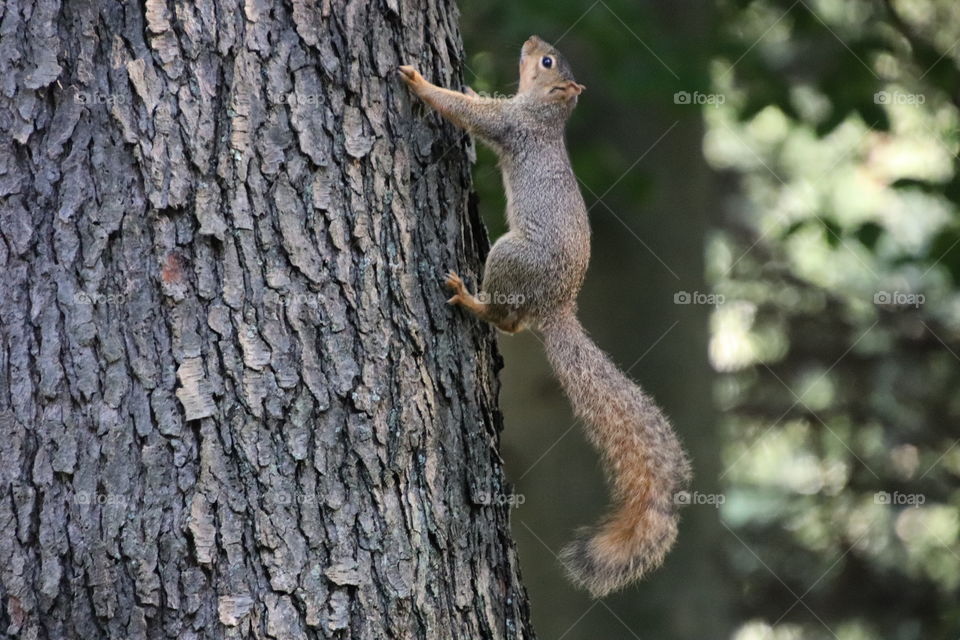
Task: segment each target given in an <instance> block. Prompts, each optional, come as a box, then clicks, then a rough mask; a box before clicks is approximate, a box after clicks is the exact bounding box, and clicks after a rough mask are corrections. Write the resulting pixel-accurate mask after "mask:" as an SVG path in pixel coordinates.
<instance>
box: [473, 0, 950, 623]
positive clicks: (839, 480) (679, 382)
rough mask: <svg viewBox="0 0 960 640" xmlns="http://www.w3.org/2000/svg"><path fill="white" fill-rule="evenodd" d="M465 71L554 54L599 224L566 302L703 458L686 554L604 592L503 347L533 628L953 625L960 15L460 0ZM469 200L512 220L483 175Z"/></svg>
mask: <svg viewBox="0 0 960 640" xmlns="http://www.w3.org/2000/svg"><path fill="white" fill-rule="evenodd" d="M461 12H462V16H461V28H462V32H463V35H464V39H465V43H466V49H467V64H468V68H467V70H466V73H465V79H466V81H467V82H468V83H469V84H470V85H471V86H472V87H473V88H474V89H475V90H477V91H488V92H491V93H492V92H500V93H512V92H513V91H515V89H516V80H517V72H516V65H517V58H518V55H519V49H520V45H521V44H522V43H523V41H524V40H525V39H526V38H527V36H529V35H530V34H532V33H536V34H538V35H540V36H541V37H543V38H544V39H546V40H548V41H550V42H553V43H554V44H556V45H557V46H558V48H559V49H560V50H561V51H562V52H563V53H564V54H565V55H566V57H567V58H568V59H569V60H570V62H571V64H572V66H573V68H574V71H575V73H576V76H577V80H578V81H579V82H582V83H583V84H585V85H587V91H586V92H585V93H584V95H583V96H582V97H581V99H580V104H579V106H578V108H577V111H576V112H575V114H574V116H573V118H572V120H571V122H570V125H569V128H568V142H569V147H570V151H571V155H572V160H573V164H574V168H575V170H576V172H577V175H578V176H579V178H580V180H581V187H582V190H583V193H584V197H585V198H586V201H587V204H588V206H589V207H590V217H591V224H592V226H593V231H594V238H593V260H592V263H591V267H590V271H589V275H588V278H587V282H586V284H585V287H584V291H583V293H582V294H581V298H580V305H581V311H580V315H581V318H582V319H583V321H584V324H585V325H586V326H587V327H588V329H589V330H590V331H591V333H592V334H593V336H594V338H595V339H596V340H597V342H598V343H599V344H600V346H601V347H602V348H604V349H605V350H606V351H608V352H609V353H610V354H611V355H612V357H613V358H614V360H615V361H616V362H617V363H618V364H619V365H620V366H621V367H622V368H624V369H627V370H629V372H630V375H631V376H632V377H634V378H635V379H636V380H637V381H639V382H640V383H641V384H642V385H643V386H644V387H645V388H646V389H647V390H649V391H650V392H651V393H652V394H653V395H654V396H655V397H656V398H657V400H658V402H659V403H660V404H661V405H662V406H663V407H664V408H665V409H666V410H667V412H668V413H669V414H670V415H671V416H672V418H673V420H674V423H675V425H676V427H677V430H678V431H679V432H680V434H681V436H682V438H683V440H684V442H685V443H686V445H687V447H688V449H689V451H690V453H691V455H692V457H693V458H694V461H695V474H696V478H695V481H694V483H693V486H692V487H691V494H690V500H689V502H690V504H689V505H688V506H687V507H686V508H685V509H684V510H683V521H682V524H681V535H680V542H679V544H678V546H677V548H676V549H675V550H674V552H673V553H672V554H671V555H670V556H669V557H668V560H667V562H666V564H665V566H664V567H663V568H662V569H661V570H659V571H658V572H657V573H656V574H654V575H652V576H651V577H650V578H649V579H647V580H645V581H643V582H642V583H640V584H638V585H636V586H633V587H630V588H628V589H627V590H626V591H624V592H623V593H620V594H618V595H616V596H613V597H610V598H608V599H605V600H603V601H599V602H597V601H592V600H590V599H589V598H588V597H586V596H585V595H584V594H583V593H581V592H579V591H576V590H574V589H573V588H572V587H571V586H570V585H569V583H568V582H567V581H566V580H565V578H564V577H563V572H562V568H561V567H560V566H559V563H558V561H557V560H556V557H555V555H554V554H555V553H557V552H558V551H559V549H560V548H561V547H562V546H563V544H564V543H566V542H567V541H569V540H570V539H571V536H572V532H573V530H574V529H575V528H576V527H578V526H581V525H585V524H589V523H592V522H594V521H595V520H596V519H597V518H598V517H599V516H600V514H601V513H602V512H603V510H604V508H605V505H606V502H607V491H606V489H605V487H604V484H603V478H602V472H601V470H600V469H599V468H598V463H597V455H596V453H595V452H594V451H593V450H592V449H591V448H590V446H589V445H588V444H587V443H586V441H585V439H584V437H583V434H582V430H581V426H580V425H579V424H576V423H575V422H574V419H573V417H572V415H571V413H570V409H569V405H568V404H567V402H566V400H565V399H564V398H563V396H562V395H561V393H560V391H559V388H558V387H557V384H556V383H555V382H554V380H553V378H552V377H551V374H550V371H549V368H548V365H547V363H546V360H545V358H544V355H543V352H542V348H541V346H540V344H539V342H538V340H537V338H536V336H533V335H530V334H529V333H528V334H522V335H520V336H516V337H505V336H502V337H501V338H500V345H501V349H502V351H503V354H504V358H505V361H506V368H505V370H504V371H503V372H502V374H501V378H502V383H503V388H502V392H501V399H502V405H503V409H504V412H505V415H506V430H505V433H504V436H503V455H504V458H505V460H506V465H507V472H508V475H509V477H510V478H511V481H512V482H513V483H514V490H515V494H514V495H512V496H509V497H508V498H509V499H510V500H511V502H512V503H513V504H514V505H515V509H514V512H513V518H512V520H513V532H514V536H515V538H516V540H517V542H518V544H519V546H520V558H521V561H522V568H523V574H524V579H525V582H526V584H527V586H528V588H529V593H530V597H531V601H532V607H533V614H534V623H535V625H536V628H537V631H538V634H539V635H540V637H542V638H549V639H551V640H559V639H561V638H562V639H568V640H574V639H587V638H590V639H593V638H643V639H644V640H646V639H648V638H652V639H657V640H660V639H670V638H684V639H696V640H702V639H713V638H736V639H737V640H758V639H778V640H779V639H788V638H789V639H794V638H836V639H839V640H859V639H873V638H884V639H887V638H891V639H898V640H899V639H913V638H916V639H923V640H929V639H936V638H954V639H956V638H958V637H960V598H958V595H960V589H958V587H960V541H958V531H960V485H958V477H960V419H958V418H960V296H958V282H960V217H958V209H957V207H958V204H960V173H958V171H957V161H958V158H957V152H958V144H960V136H958V127H960V112H958V109H960V3H955V2H953V1H951V0H863V1H853V0H793V1H791V0H784V1H779V0H760V1H754V2H740V1H731V0H727V1H718V2H703V1H702V0H696V1H693V0H673V1H671V2H662V1H661V2H655V1H653V0H629V1H628V0H596V1H594V0H586V1H582V2H581V1H571V2H566V3H556V2H547V1H545V0H524V1H523V2H516V1H514V0H482V1H481V0H463V1H462V2H461ZM474 175H475V180H476V188H477V190H478V192H479V194H480V206H481V210H482V213H483V216H484V219H485V220H486V221H487V224H488V227H489V229H490V231H491V235H492V236H493V237H496V236H497V235H499V234H500V233H502V232H503V230H504V221H503V206H504V197H503V192H502V187H501V185H500V177H499V172H498V171H497V168H496V164H495V159H494V157H493V156H492V154H491V153H490V152H489V151H487V150H485V149H478V161H477V164H476V167H475V172H474Z"/></svg>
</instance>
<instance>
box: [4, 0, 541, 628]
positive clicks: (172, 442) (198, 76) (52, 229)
mask: <svg viewBox="0 0 960 640" xmlns="http://www.w3.org/2000/svg"><path fill="white" fill-rule="evenodd" d="M462 57H463V54H462V50H461V44H460V35H459V32H458V28H457V13H456V10H455V8H454V7H453V6H452V2H451V1H450V0H420V1H419V2H417V3H413V2H400V1H399V0H383V1H382V2H366V1H363V0H355V1H350V2H339V1H331V0H325V1H320V0H317V1H316V2H314V1H313V0H292V2H291V3H271V2H267V1H266V0H248V1H247V2H246V3H245V4H236V3H232V2H229V1H227V2H218V1H215V0H197V1H194V0H169V1H164V0H146V2H145V6H138V4H137V3H130V2H116V1H114V0H96V1H95V0H67V1H66V2H64V3H62V4H61V3H60V2H57V1H56V0H39V1H38V2H28V1H27V0H24V1H22V2H16V1H14V2H7V3H6V4H5V5H4V4H3V3H2V2H0V216H2V217H0V239H2V242H0V265H2V283H0V316H2V326H3V329H2V332H3V349H2V352H0V452H2V461H3V464H2V469H0V473H2V477H3V484H2V491H3V496H2V498H3V499H2V500H0V526H2V536H0V597H2V601H3V607H2V611H0V633H2V632H3V631H5V632H6V634H8V635H11V636H17V637H22V638H58V639H59V638H72V637H83V638H89V639H91V640H92V639H93V638H124V639H130V638H148V637H149V638H162V637H171V638H222V637H230V638H277V639H286V638H358V639H360V638H363V639H366V638H481V637H482V638H529V637H532V633H531V631H530V628H529V623H528V610H527V602H526V596H525V593H524V591H523V588H522V587H521V585H520V582H519V576H518V568H517V560H516V555H515V552H514V547H513V542H512V540H511V538H510V536H509V528H508V517H509V514H508V506H506V504H501V505H500V506H497V505H498V503H501V502H504V501H498V500H490V497H491V496H493V497H496V496H500V495H506V494H508V493H509V490H508V489H507V488H506V487H505V486H504V479H503V474H502V471H501V461H500V458H499V455H498V453H497V446H498V438H499V429H500V426H501V418H500V414H499V412H498V410H497V407H496V391H497V382H496V378H495V372H496V369H497V367H498V366H499V357H498V356H497V355H496V352H495V350H494V344H493V340H492V334H491V331H490V330H489V329H487V328H484V327H481V326H480V325H479V324H478V323H476V322H475V321H473V320H471V319H470V318H467V317H465V316H464V315H463V314H461V313H457V312H456V311H454V310H451V309H449V308H447V307H446V306H445V305H444V298H445V295H444V292H443V290H442V289H441V287H440V275H441V273H442V272H443V270H444V269H446V268H456V269H459V270H461V272H466V273H468V274H473V273H476V272H477V270H478V268H479V260H478V256H479V255H480V254H482V253H483V252H484V251H485V250H486V242H487V241H486V236H485V234H484V232H483V229H482V227H481V225H480V223H479V220H478V218H477V215H476V213H475V210H474V208H473V207H471V206H469V193H470V188H471V187H470V178H469V166H468V160H467V150H468V145H469V142H468V140H467V139H466V138H465V137H464V136H462V135H460V134H458V133H457V132H455V131H454V130H453V129H452V128H451V127H449V126H446V125H443V124H441V122H440V120H439V119H438V118H437V117H436V116H435V115H432V114H428V113H424V112H423V111H422V109H420V107H415V106H412V105H413V100H411V98H410V96H408V95H407V92H406V91H405V89H404V88H403V87H402V86H401V85H400V83H398V82H397V81H396V79H395V75H394V69H395V67H396V66H397V65H398V64H400V63H408V62H409V63H415V64H417V65H418V66H419V67H420V69H421V70H422V71H423V72H424V74H425V75H427V76H428V77H430V78H431V79H432V80H434V81H437V82H439V83H440V84H443V85H453V86H457V85H459V78H460V67H461V62H462ZM491 503H493V504H491Z"/></svg>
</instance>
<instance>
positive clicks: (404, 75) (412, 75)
mask: <svg viewBox="0 0 960 640" xmlns="http://www.w3.org/2000/svg"><path fill="white" fill-rule="evenodd" d="M397 73H399V74H400V78H401V79H403V81H404V82H406V83H407V86H408V87H410V88H411V89H413V90H414V91H416V90H417V89H418V88H420V87H422V86H424V85H425V84H427V81H426V80H424V79H423V76H422V75H420V72H419V71H417V70H416V69H414V68H413V67H411V66H409V65H403V66H402V67H397Z"/></svg>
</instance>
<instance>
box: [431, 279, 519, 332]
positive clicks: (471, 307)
mask: <svg viewBox="0 0 960 640" xmlns="http://www.w3.org/2000/svg"><path fill="white" fill-rule="evenodd" d="M444 284H445V285H446V287H447V288H448V289H451V290H452V291H453V297H451V298H450V299H449V300H447V304H455V305H459V306H461V307H463V308H464V309H466V310H467V311H469V312H471V313H472V314H473V315H475V316H477V317H478V318H480V319H481V320H483V321H485V322H489V323H490V324H492V325H494V326H495V327H497V328H498V329H500V331H503V332H504V333H517V332H518V331H520V330H521V329H522V328H523V327H522V326H521V323H520V318H518V317H517V316H516V314H515V313H508V314H507V316H506V317H504V316H503V314H502V313H499V312H498V310H497V309H496V308H495V307H494V305H491V304H489V303H487V302H483V301H481V300H480V299H479V298H477V297H476V296H475V295H473V294H472V293H470V292H469V291H467V286H466V285H465V284H464V283H463V279H462V278H461V277H460V276H458V275H457V274H456V273H454V272H453V271H450V272H449V273H447V277H446V279H445V280H444Z"/></svg>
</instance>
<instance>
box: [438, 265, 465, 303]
mask: <svg viewBox="0 0 960 640" xmlns="http://www.w3.org/2000/svg"><path fill="white" fill-rule="evenodd" d="M443 284H444V286H446V287H447V289H450V290H451V291H453V297H452V298H450V299H449V300H447V304H460V303H461V302H463V301H464V298H466V297H468V296H469V295H470V294H469V293H468V292H467V287H466V285H464V284H463V279H462V278H461V277H460V276H458V275H457V274H456V273H455V272H453V271H448V272H447V276H446V278H444V281H443Z"/></svg>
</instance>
